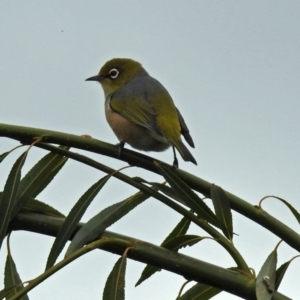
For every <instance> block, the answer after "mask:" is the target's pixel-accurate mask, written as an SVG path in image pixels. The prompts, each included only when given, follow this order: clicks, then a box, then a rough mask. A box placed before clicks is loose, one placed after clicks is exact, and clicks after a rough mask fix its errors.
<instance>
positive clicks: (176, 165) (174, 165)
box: [172, 147, 179, 168]
mask: <svg viewBox="0 0 300 300" xmlns="http://www.w3.org/2000/svg"><path fill="white" fill-rule="evenodd" d="M172 148H173V153H174V161H173V167H175V168H178V166H179V165H178V159H177V157H176V152H175V148H174V147H172Z"/></svg>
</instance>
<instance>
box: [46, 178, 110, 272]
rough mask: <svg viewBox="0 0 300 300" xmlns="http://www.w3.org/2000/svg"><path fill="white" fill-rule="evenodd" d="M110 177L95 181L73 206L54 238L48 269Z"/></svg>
mask: <svg viewBox="0 0 300 300" xmlns="http://www.w3.org/2000/svg"><path fill="white" fill-rule="evenodd" d="M110 177H111V176H110V175H107V176H105V177H103V178H101V179H100V180H99V181H97V182H96V183H94V184H93V185H92V186H91V187H90V188H89V189H88V190H87V191H86V192H85V193H84V194H83V195H82V196H81V197H80V199H79V200H78V201H77V203H76V204H75V205H74V206H73V208H72V209H71V211H70V213H69V214H68V216H67V218H66V220H65V221H64V223H63V224H62V226H61V227H60V229H59V231H58V233H57V237H56V239H55V240H54V243H53V245H52V248H51V251H50V253H49V256H48V260H47V265H46V270H47V269H49V268H50V267H52V266H53V265H54V264H55V261H56V259H57V257H58V256H59V254H60V252H61V251H62V249H63V248H64V246H65V244H66V243H67V242H68V240H69V238H70V237H71V235H72V234H73V232H74V230H75V228H76V226H77V224H78V222H79V221H80V219H81V218H82V216H83V214H84V213H85V211H86V209H87V208H88V207H89V205H90V204H91V202H92V201H93V199H94V198H95V197H96V195H97V194H98V193H99V191H100V190H101V189H102V187H103V186H104V185H105V183H106V182H107V180H108V179H109V178H110Z"/></svg>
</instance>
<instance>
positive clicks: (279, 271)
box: [275, 255, 300, 291]
mask: <svg viewBox="0 0 300 300" xmlns="http://www.w3.org/2000/svg"><path fill="white" fill-rule="evenodd" d="M297 257H300V255H297V256H295V257H293V258H292V259H290V260H289V261H287V262H285V263H284V264H282V265H281V266H280V267H279V268H278V269H277V270H276V276H275V278H276V279H275V290H276V291H277V290H278V288H279V285H280V283H281V281H282V279H283V277H284V275H285V272H286V271H287V269H288V267H289V265H290V263H291V262H292V261H293V260H294V259H295V258H297Z"/></svg>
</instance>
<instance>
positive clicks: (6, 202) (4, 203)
mask: <svg viewBox="0 0 300 300" xmlns="http://www.w3.org/2000/svg"><path fill="white" fill-rule="evenodd" d="M26 156H27V151H26V152H24V153H23V154H22V155H21V156H20V157H19V158H18V159H17V160H16V162H15V163H14V165H13V167H12V169H11V171H10V173H9V175H8V178H7V181H6V183H5V186H4V190H3V193H2V197H1V199H0V248H1V245H2V242H3V239H4V238H5V235H6V231H7V228H8V223H9V221H10V216H11V212H12V210H13V206H14V203H15V199H16V195H17V192H18V188H19V183H20V178H21V169H22V167H23V165H24V162H25V159H26Z"/></svg>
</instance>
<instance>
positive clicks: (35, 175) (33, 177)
mask: <svg viewBox="0 0 300 300" xmlns="http://www.w3.org/2000/svg"><path fill="white" fill-rule="evenodd" d="M60 148H62V149H65V150H68V149H69V148H70V147H66V146H60ZM67 160H68V158H67V157H65V156H62V155H60V154H56V153H52V152H50V153H48V154H47V155H45V156H44V157H43V158H42V159H40V160H39V161H38V162H37V163H36V164H35V165H34V166H33V167H32V168H31V170H30V171H29V172H28V173H27V174H26V175H25V176H24V177H23V178H22V180H21V182H20V187H19V191H18V194H17V198H16V203H15V206H14V209H13V212H12V216H11V218H14V217H15V216H16V215H17V214H18V213H19V211H20V210H21V208H22V207H23V206H24V204H25V203H26V202H27V201H28V199H29V198H30V197H31V198H35V197H36V196H37V195H38V194H39V193H41V192H42V191H43V190H44V189H45V187H47V186H48V184H49V183H50V182H51V181H52V180H53V178H54V177H55V176H56V175H57V173H58V172H59V171H60V170H61V168H62V167H63V166H64V165H65V163H66V162H67Z"/></svg>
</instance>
